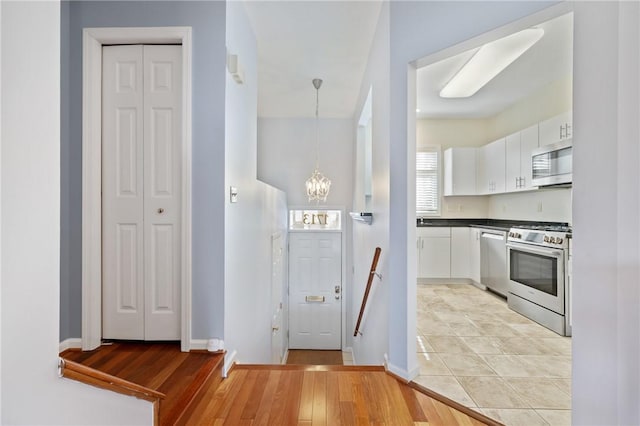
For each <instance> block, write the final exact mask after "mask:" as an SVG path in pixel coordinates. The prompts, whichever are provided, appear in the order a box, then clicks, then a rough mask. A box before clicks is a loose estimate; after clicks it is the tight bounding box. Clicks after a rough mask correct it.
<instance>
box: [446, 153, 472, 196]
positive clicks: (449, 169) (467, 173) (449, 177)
mask: <svg viewBox="0 0 640 426" xmlns="http://www.w3.org/2000/svg"><path fill="white" fill-rule="evenodd" d="M476 151H477V149H476V148H466V147H465V148H449V149H447V150H445V151H444V195H445V196H449V195H476Z"/></svg>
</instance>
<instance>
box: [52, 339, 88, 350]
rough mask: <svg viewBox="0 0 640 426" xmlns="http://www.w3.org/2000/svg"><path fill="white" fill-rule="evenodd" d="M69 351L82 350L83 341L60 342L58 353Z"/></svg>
mask: <svg viewBox="0 0 640 426" xmlns="http://www.w3.org/2000/svg"><path fill="white" fill-rule="evenodd" d="M67 349H82V339H80V338H71V339H66V340H63V341H62V342H60V345H59V346H58V353H61V352H64V351H66V350H67Z"/></svg>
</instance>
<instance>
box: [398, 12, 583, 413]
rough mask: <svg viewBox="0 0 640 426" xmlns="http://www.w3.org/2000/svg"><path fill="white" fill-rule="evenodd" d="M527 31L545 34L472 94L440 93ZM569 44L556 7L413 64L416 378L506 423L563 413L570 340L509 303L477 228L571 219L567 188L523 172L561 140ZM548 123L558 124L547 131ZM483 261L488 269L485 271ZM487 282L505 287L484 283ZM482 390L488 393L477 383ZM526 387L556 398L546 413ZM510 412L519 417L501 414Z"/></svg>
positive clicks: (568, 99) (569, 28)
mask: <svg viewBox="0 0 640 426" xmlns="http://www.w3.org/2000/svg"><path fill="white" fill-rule="evenodd" d="M528 29H536V30H540V29H541V30H543V31H544V36H543V37H542V38H541V39H539V40H538V41H537V43H535V44H534V45H532V46H530V47H529V50H527V51H525V53H523V54H522V55H521V56H520V57H519V58H518V59H516V60H515V61H514V62H513V63H511V65H509V66H508V67H506V68H505V69H504V70H503V71H501V72H500V73H499V74H497V76H495V77H494V78H493V79H492V80H490V81H489V82H488V83H487V84H486V85H485V86H484V87H482V88H480V89H479V90H478V91H477V92H476V93H475V94H474V95H472V96H466V97H456V98H450V97H447V96H446V94H444V95H443V94H441V90H442V89H443V88H444V87H445V86H446V85H447V83H449V82H450V81H451V80H452V79H453V78H454V76H455V75H456V74H457V73H458V72H459V71H460V70H461V69H462V68H463V67H464V66H465V64H467V63H469V62H470V60H471V58H472V57H474V56H475V55H477V53H478V52H479V51H480V50H481V49H482V48H483V46H485V45H487V44H489V43H491V42H493V41H495V40H499V39H504V38H506V37H508V36H510V35H512V34H515V33H519V32H521V31H523V30H528ZM572 41H573V13H572V12H571V7H570V6H568V5H560V6H558V7H553V8H550V9H547V10H545V11H543V12H540V13H537V14H534V15H531V16H529V17H526V18H524V19H522V20H520V21H516V22H514V23H512V24H509V25H507V26H505V27H502V28H498V29H496V30H494V31H490V32H488V33H486V34H483V35H481V36H478V37H476V38H474V39H472V40H469V41H467V42H464V43H461V44H460V45H457V46H453V47H452V48H450V49H446V50H444V51H441V52H438V53H437V54H434V55H431V56H429V57H426V58H422V59H419V60H417V61H416V62H415V63H414V64H413V65H414V66H415V67H416V68H417V69H415V70H413V72H414V73H415V80H414V83H415V99H416V101H415V103H414V104H413V105H408V108H410V114H409V115H411V114H412V111H413V110H415V111H416V112H415V114H416V120H415V123H414V126H415V127H413V129H410V130H409V134H412V133H411V130H413V132H415V135H416V137H415V142H416V152H417V155H416V201H417V205H418V206H420V205H423V206H424V208H423V209H422V211H420V212H417V214H416V219H417V220H416V224H417V232H416V234H417V241H416V243H415V244H416V245H415V246H413V247H412V248H411V249H412V250H416V259H417V262H416V271H417V273H416V276H417V279H418V280H417V281H418V285H417V294H416V299H417V312H416V315H417V321H416V324H417V330H416V332H417V333H416V337H417V339H418V348H417V352H418V354H417V355H418V363H419V366H420V376H419V377H418V378H417V379H416V380H415V381H416V382H418V383H419V384H422V385H424V386H426V387H428V388H430V389H432V390H434V391H436V392H439V393H441V394H443V395H445V396H447V397H449V398H451V399H453V400H455V401H457V402H459V403H461V404H463V405H466V406H468V407H470V408H472V409H478V410H482V412H484V413H485V414H488V415H489V416H490V417H493V418H496V419H497V420H500V421H503V422H505V423H511V422H516V423H517V422H525V423H534V422H541V423H542V422H545V421H546V422H549V423H557V422H558V421H560V422H565V421H567V420H568V419H570V416H571V411H570V410H571V386H570V383H571V379H570V377H571V368H570V366H571V340H570V338H568V337H563V336H560V335H558V334H556V333H554V332H553V331H551V330H548V329H547V328H545V327H543V326H542V325H540V324H538V323H536V322H534V321H532V320H530V319H529V318H526V317H525V316H523V315H520V314H518V313H516V312H514V311H512V310H511V309H510V308H509V307H508V305H507V301H506V298H508V297H509V287H508V276H509V270H508V267H509V265H508V263H509V260H508V256H507V248H506V246H505V245H504V243H505V242H506V237H505V238H504V239H503V240H502V241H501V242H502V248H501V249H499V251H500V253H499V256H496V258H501V259H502V260H503V261H502V262H501V263H500V265H501V268H502V269H501V270H500V271H499V274H498V275H500V276H501V277H502V278H503V280H502V281H501V280H500V279H495V278H496V277H495V275H496V274H495V273H494V272H495V271H496V270H497V267H495V266H496V265H498V264H497V263H491V259H489V260H488V261H487V259H482V253H481V235H482V232H481V228H479V226H482V225H486V226H493V225H496V222H501V223H502V224H503V226H506V228H507V232H508V228H509V227H510V226H511V225H510V223H514V222H568V223H571V201H570V200H571V189H570V188H560V189H558V188H556V189H545V190H538V188H537V187H533V186H532V185H531V179H530V176H531V157H532V149H533V146H534V142H535V147H538V145H539V144H547V143H553V141H548V139H549V138H551V137H553V138H555V137H558V138H563V137H564V138H566V135H567V133H566V129H567V124H568V125H569V127H571V118H570V117H571V109H572V101H573V93H572V77H573V52H572V45H573V43H572ZM409 74H410V76H411V72H410V73H409ZM409 84H410V87H411V84H412V82H411V80H410V83H409ZM561 120H564V121H563V122H562V123H560V121H561ZM555 122H557V123H559V124H558V129H557V130H558V131H557V132H554V134H553V136H551V133H548V136H547V131H546V129H547V128H551V127H553V128H554V129H555V127H554V126H555V125H556V124H554V123H555ZM412 124H413V123H412ZM412 124H410V125H412ZM561 129H562V133H561V132H560V130H561ZM556 135H557V136H556ZM516 148H517V149H516ZM430 151H435V152H438V153H439V154H438V155H433V156H431V157H429V152H430ZM440 153H441V154H440ZM420 156H422V158H420ZM429 159H431V161H430V162H429V161H426V160H429ZM420 160H422V162H421V161H420ZM507 232H505V234H506V233H507ZM483 265H484V266H485V267H483ZM486 265H489V266H494V267H492V268H489V270H490V271H491V274H489V275H487V274H486V271H487V268H486ZM500 265H498V266H500ZM487 277H489V279H488V280H487V279H486V278H487ZM494 282H497V283H502V282H504V283H506V284H505V286H495V288H491V287H492V286H493V283H494ZM487 287H488V288H489V289H490V290H493V291H494V292H487V291H486V289H487ZM569 292H570V291H569ZM496 294H500V295H501V296H496ZM569 311H570V309H569ZM485 386H487V387H490V388H491V389H492V392H491V394H492V396H490V397H487V394H486V393H484V392H482V391H480V389H481V388H484V387H485ZM542 388H544V390H542ZM534 390H538V391H541V392H543V393H545V394H547V395H554V397H553V399H554V400H553V403H552V405H553V407H554V412H553V413H551V412H549V410H548V405H547V403H546V402H543V401H541V400H540V399H536V397H535V395H533V394H534V393H535V392H533V391H534ZM545 407H546V408H545ZM509 410H511V411H509ZM515 410H517V411H518V415H520V416H521V417H519V418H520V419H521V420H514V419H515V418H514V417H509V415H512V414H513V413H515ZM554 416H555V417H554ZM524 419H527V420H524ZM569 422H570V420H569Z"/></svg>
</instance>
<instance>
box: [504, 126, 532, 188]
mask: <svg viewBox="0 0 640 426" xmlns="http://www.w3.org/2000/svg"><path fill="white" fill-rule="evenodd" d="M505 144H506V147H505V155H506V165H505V169H506V171H505V174H506V181H505V190H506V192H517V191H529V190H532V189H536V187H534V186H532V185H531V151H532V150H534V149H535V148H537V147H538V125H537V124H535V125H533V126H531V127H528V128H526V129H524V130H522V131H520V132H517V133H514V134H512V135H509V136H507V137H506V139H505Z"/></svg>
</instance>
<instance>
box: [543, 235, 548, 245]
mask: <svg viewBox="0 0 640 426" xmlns="http://www.w3.org/2000/svg"><path fill="white" fill-rule="evenodd" d="M542 240H543V241H544V242H545V243H548V242H549V237H548V236H547V235H545V236H544V238H543V239H542Z"/></svg>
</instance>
